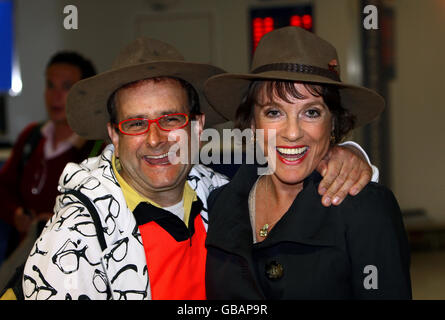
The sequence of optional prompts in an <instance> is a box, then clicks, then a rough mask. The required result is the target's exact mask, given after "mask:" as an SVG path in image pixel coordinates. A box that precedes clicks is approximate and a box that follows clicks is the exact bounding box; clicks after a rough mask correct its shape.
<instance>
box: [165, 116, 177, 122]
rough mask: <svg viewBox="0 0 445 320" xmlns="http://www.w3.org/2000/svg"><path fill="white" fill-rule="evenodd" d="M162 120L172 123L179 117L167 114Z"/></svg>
mask: <svg viewBox="0 0 445 320" xmlns="http://www.w3.org/2000/svg"><path fill="white" fill-rule="evenodd" d="M163 120H164V121H166V122H173V123H174V122H179V121H180V120H179V117H176V116H168V117H165V118H164V119H163Z"/></svg>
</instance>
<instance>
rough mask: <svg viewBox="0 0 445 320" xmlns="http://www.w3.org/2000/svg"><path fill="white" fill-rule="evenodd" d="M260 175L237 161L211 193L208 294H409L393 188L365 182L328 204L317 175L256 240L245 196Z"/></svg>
mask: <svg viewBox="0 0 445 320" xmlns="http://www.w3.org/2000/svg"><path fill="white" fill-rule="evenodd" d="M257 178H258V176H257V167H255V166H253V165H251V166H249V165H245V166H242V167H241V168H240V170H239V171H238V173H237V175H236V176H235V177H234V179H233V180H232V181H231V182H230V183H229V184H227V185H226V186H224V187H222V188H220V189H217V190H215V191H214V193H213V194H212V195H211V196H210V198H209V203H210V204H211V207H209V209H210V213H209V221H210V222H209V229H208V234H207V240H206V247H207V265H206V290H207V297H208V298H209V299H411V283H410V275H409V263H410V256H409V245H408V241H407V236H406V233H405V230H404V227H403V222H402V218H401V213H400V208H399V206H398V204H397V201H396V199H395V198H394V196H393V194H392V192H391V191H390V190H388V189H387V188H385V187H384V186H381V185H379V184H376V183H369V184H368V185H367V186H366V187H365V188H364V189H363V190H362V191H361V192H360V194H358V195H357V196H355V197H351V196H348V197H347V198H346V199H345V200H344V201H343V202H342V204H341V205H339V206H331V207H329V208H326V207H324V206H323V205H322V204H321V197H320V195H319V194H318V192H317V188H318V184H319V182H320V181H321V176H320V175H319V174H318V173H317V172H314V173H313V174H312V175H311V176H309V177H308V178H307V179H306V180H305V181H304V187H303V190H302V191H301V192H300V193H299V194H298V195H297V197H296V198H295V200H294V202H293V204H292V205H291V207H290V208H289V211H288V212H286V213H285V215H284V216H283V217H282V218H281V220H280V221H279V222H278V223H277V224H276V225H275V226H274V228H273V229H272V230H271V231H270V233H269V235H268V237H267V238H266V239H265V240H264V241H262V242H260V243H257V244H253V240H252V227H251V224H250V219H249V211H248V195H249V192H250V190H251V188H252V186H253V184H254V183H255V181H256V180H257Z"/></svg>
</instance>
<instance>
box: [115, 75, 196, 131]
mask: <svg viewBox="0 0 445 320" xmlns="http://www.w3.org/2000/svg"><path fill="white" fill-rule="evenodd" d="M168 79H173V80H176V81H178V83H179V84H180V85H181V87H182V88H184V90H185V91H186V92H187V98H188V107H189V110H190V114H191V115H198V114H201V111H200V104H199V95H198V92H197V91H196V90H195V88H194V87H193V86H192V85H191V84H190V83H188V82H187V81H185V80H182V79H179V78H173V77H155V78H146V79H141V80H137V81H133V82H130V83H127V84H125V85H123V86H122V87H120V88H118V89H116V90H115V91H114V92H113V93H112V94H111V95H110V97H109V98H108V102H107V110H108V115H109V116H110V122H111V123H112V124H117V110H116V95H117V92H118V91H119V90H121V89H125V88H130V87H134V86H137V85H138V84H140V83H143V82H146V81H154V82H155V83H157V82H161V81H166V80H168Z"/></svg>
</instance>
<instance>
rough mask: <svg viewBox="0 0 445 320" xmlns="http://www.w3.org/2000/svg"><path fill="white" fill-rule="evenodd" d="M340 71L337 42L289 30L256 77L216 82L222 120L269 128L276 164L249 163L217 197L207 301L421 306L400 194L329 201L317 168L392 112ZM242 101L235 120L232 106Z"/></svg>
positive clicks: (258, 60)
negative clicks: (414, 294)
mask: <svg viewBox="0 0 445 320" xmlns="http://www.w3.org/2000/svg"><path fill="white" fill-rule="evenodd" d="M337 61H338V58H337V54H336V50H335V48H334V47H333V46H332V45H330V44H329V43H328V42H326V41H324V40H323V39H320V38H319V37H317V36H316V35H314V34H313V33H310V32H307V31H304V30H303V29H301V28H296V27H286V28H282V29H278V30H275V31H272V32H270V33H268V34H267V35H266V36H264V38H263V39H262V41H261V42H260V44H259V46H258V48H257V49H256V52H255V56H254V59H253V64H252V72H251V73H250V74H241V75H236V74H224V75H219V76H215V77H213V78H211V79H209V80H208V82H207V83H206V94H207V97H208V98H209V101H210V102H211V103H212V104H213V106H214V107H215V108H216V109H217V110H218V111H219V112H221V113H222V114H223V115H225V116H226V117H229V118H231V119H233V120H236V123H237V124H238V127H240V128H241V129H244V128H249V127H250V128H252V129H254V130H255V129H264V133H265V134H264V151H265V155H266V156H267V157H268V159H269V161H271V160H272V161H275V163H276V165H275V170H274V171H273V173H272V174H270V175H263V176H258V170H257V169H258V168H257V167H255V166H248V165H245V166H244V167H242V168H241V169H240V170H239V172H238V173H237V175H236V176H235V177H234V179H233V180H232V181H231V182H230V183H229V184H227V185H226V186H224V187H222V188H221V189H217V190H216V191H214V193H213V194H212V195H211V200H209V203H212V205H211V207H210V214H209V218H210V223H209V230H208V236H207V241H206V246H207V265H206V290H207V297H208V298H209V299H410V298H411V285H410V277H409V248H408V242H407V237H406V234H405V231H404V227H403V222H402V219H401V213H400V209H399V206H398V204H397V201H396V199H395V198H394V196H393V194H392V193H391V191H389V190H388V189H386V188H385V187H383V186H381V185H378V184H375V183H370V184H368V185H367V186H366V187H365V189H364V190H363V191H362V192H361V193H360V194H359V195H357V196H356V197H348V198H346V199H345V200H344V202H343V203H342V204H341V205H339V206H337V207H323V206H322V205H321V202H320V195H319V194H318V192H317V187H318V184H319V182H320V180H321V177H320V175H319V174H318V173H317V171H315V168H316V167H317V164H318V163H319V162H320V160H321V159H322V158H323V156H324V155H325V154H326V152H327V151H328V149H329V147H330V145H332V144H335V143H337V142H339V141H340V140H341V139H342V138H343V137H345V135H346V134H347V133H348V132H349V131H350V130H351V129H353V128H355V127H357V126H360V125H363V124H365V123H367V122H370V121H372V120H373V119H375V117H376V116H377V115H378V114H379V113H380V112H381V111H382V109H383V107H384V101H383V99H382V98H381V97H380V96H379V95H377V94H376V93H374V92H373V91H370V90H368V89H365V88H361V87H356V86H352V85H347V84H344V83H342V82H341V81H340V78H339V74H338V71H337V70H338V63H337ZM241 101H243V103H242V104H241V105H240V106H239V108H238V109H237V110H236V113H235V110H234V109H232V108H231V107H230V106H231V105H232V104H233V105H239V103H240V102H241ZM236 102H237V104H236ZM271 129H274V130H275V139H276V140H275V142H276V147H275V146H270V145H268V141H271V140H269V135H270V134H272V133H273V130H271Z"/></svg>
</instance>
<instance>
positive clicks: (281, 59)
mask: <svg viewBox="0 0 445 320" xmlns="http://www.w3.org/2000/svg"><path fill="white" fill-rule="evenodd" d="M255 80H278V81H279V80H291V81H299V82H308V83H314V84H328V85H335V86H337V87H338V88H339V91H340V97H341V104H342V106H343V107H344V108H346V109H348V110H349V111H350V112H352V114H354V115H355V116H356V123H355V127H359V126H361V125H363V124H366V123H368V122H371V121H372V120H374V119H375V118H376V117H377V116H378V115H379V114H380V113H381V112H382V111H383V109H384V107H385V101H384V99H383V98H382V97H381V96H380V95H378V94H377V93H376V92H374V91H372V90H369V89H367V88H364V87H359V86H355V85H350V84H346V83H343V82H341V80H340V65H339V62H338V57H337V51H336V50H335V48H334V47H333V46H332V45H331V44H330V43H329V42H327V41H325V40H323V39H321V38H320V37H318V36H316V35H315V34H314V33H312V32H309V31H306V30H304V29H302V28H299V27H285V28H281V29H277V30H274V31H272V32H269V33H268V34H266V35H265V36H264V37H263V38H262V39H261V41H260V42H259V44H258V47H257V48H256V51H255V54H254V57H253V62H252V67H251V71H250V73H246V74H234V73H225V74H220V75H216V76H213V77H211V78H210V79H208V80H207V82H206V84H205V90H204V92H205V94H206V97H207V99H208V100H209V102H210V103H211V104H212V106H213V107H214V108H215V109H216V110H217V111H218V112H219V113H220V114H221V115H223V116H224V117H226V118H228V119H230V120H235V114H236V110H237V108H238V106H239V105H240V103H241V101H242V99H243V98H244V96H245V94H246V92H247V89H248V87H249V84H250V83H251V82H252V81H255Z"/></svg>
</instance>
